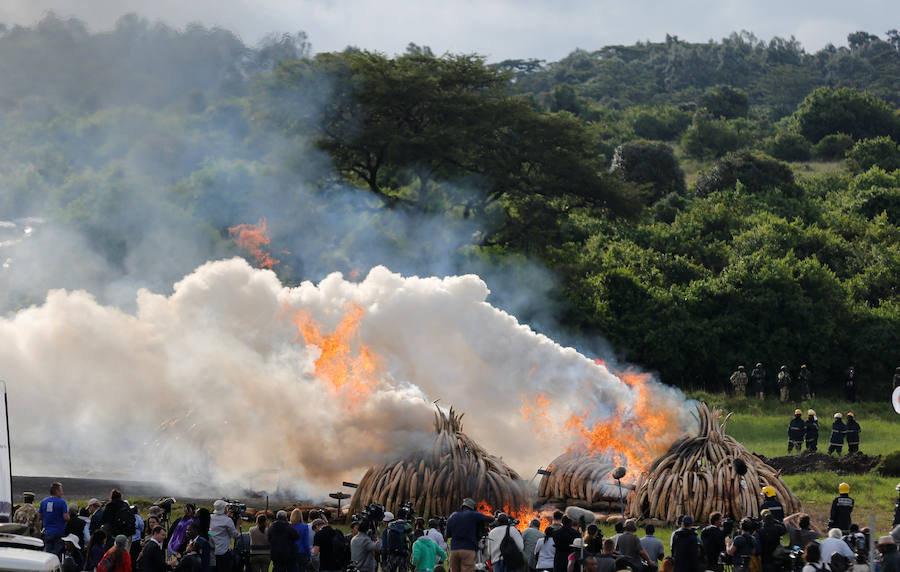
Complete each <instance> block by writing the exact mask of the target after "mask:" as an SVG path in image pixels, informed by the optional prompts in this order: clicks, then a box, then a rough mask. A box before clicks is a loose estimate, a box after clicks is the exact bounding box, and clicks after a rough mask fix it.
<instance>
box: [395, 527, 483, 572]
mask: <svg viewBox="0 0 900 572" xmlns="http://www.w3.org/2000/svg"><path fill="white" fill-rule="evenodd" d="M445 560H447V553H446V552H444V550H443V549H442V548H441V547H440V546H438V543H437V542H435V541H434V540H432V539H430V538H428V537H427V536H425V535H422V536H420V537H419V538H417V539H416V541H415V542H413V548H412V565H413V570H415V572H432V570H434V567H435V566H437V564H438V563H439V562H444V561H445ZM494 572H498V571H497V568H496V567H495V568H494Z"/></svg>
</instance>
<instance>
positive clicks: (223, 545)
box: [209, 499, 241, 572]
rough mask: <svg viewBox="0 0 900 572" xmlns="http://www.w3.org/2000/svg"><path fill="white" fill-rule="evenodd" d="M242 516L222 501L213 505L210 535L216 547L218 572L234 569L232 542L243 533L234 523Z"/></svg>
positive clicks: (229, 571) (210, 518) (228, 571)
mask: <svg viewBox="0 0 900 572" xmlns="http://www.w3.org/2000/svg"><path fill="white" fill-rule="evenodd" d="M237 518H240V515H238V514H236V511H235V510H234V509H233V508H231V509H230V510H229V506H228V503H227V502H225V501H224V500H222V499H219V500H217V501H216V502H214V503H213V513H212V515H210V517H209V534H210V536H212V538H213V545H214V546H215V552H214V554H215V557H216V570H217V571H218V572H231V570H232V569H233V568H234V556H233V554H232V551H231V542H232V539H234V538H239V537H240V536H241V533H240V532H239V531H238V529H237V528H235V526H234V523H235V520H236V519H237Z"/></svg>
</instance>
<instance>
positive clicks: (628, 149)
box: [610, 141, 686, 202]
mask: <svg viewBox="0 0 900 572" xmlns="http://www.w3.org/2000/svg"><path fill="white" fill-rule="evenodd" d="M610 171H612V172H613V173H616V174H618V175H619V176H620V177H622V178H623V179H625V180H626V181H628V182H631V183H637V184H639V185H647V186H648V188H649V189H650V191H651V194H650V196H649V197H648V198H649V200H650V202H655V201H656V200H658V199H660V198H662V197H663V196H665V195H667V194H669V193H676V194H681V193H684V191H685V189H686V187H685V184H684V171H682V170H681V167H680V166H679V165H678V159H676V158H675V153H673V152H672V148H671V147H669V146H668V145H666V144H665V143H658V142H654V141H630V142H628V143H625V144H623V145H619V146H618V147H616V151H615V153H614V154H613V159H612V166H611V167H610Z"/></svg>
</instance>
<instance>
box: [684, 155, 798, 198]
mask: <svg viewBox="0 0 900 572" xmlns="http://www.w3.org/2000/svg"><path fill="white" fill-rule="evenodd" d="M738 181H740V182H741V183H742V185H743V188H745V189H746V190H747V191H750V192H752V193H758V192H762V191H765V190H767V189H774V188H777V189H779V190H781V191H782V192H784V193H787V194H793V193H795V192H796V191H797V187H796V185H795V184H794V173H793V171H791V168H790V167H789V166H788V165H786V164H784V163H782V162H780V161H777V160H775V159H773V158H772V157H769V156H768V155H765V154H763V153H759V152H753V151H738V152H737V153H731V154H729V155H727V156H726V157H724V158H722V159H720V160H719V161H716V163H715V165H713V166H712V168H711V169H709V170H707V171H704V172H702V173H700V176H699V177H698V178H697V183H696V186H695V189H696V191H697V195H698V196H701V197H704V196H707V195H709V194H711V193H714V192H716V191H722V190H726V189H733V188H735V185H736V184H737V182H738Z"/></svg>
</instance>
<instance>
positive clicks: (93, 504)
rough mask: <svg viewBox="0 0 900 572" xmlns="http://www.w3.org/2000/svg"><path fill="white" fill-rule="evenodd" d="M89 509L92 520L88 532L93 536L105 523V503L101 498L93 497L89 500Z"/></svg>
mask: <svg viewBox="0 0 900 572" xmlns="http://www.w3.org/2000/svg"><path fill="white" fill-rule="evenodd" d="M87 509H88V513H89V514H90V517H91V521H90V523H89V524H88V532H89V533H90V534H91V536H93V535H94V532H96V531H97V530H99V529H100V527H101V526H102V525H103V505H102V504H101V503H100V500H99V499H96V498H93V499H91V500H89V501H88V505H87ZM104 532H105V531H104Z"/></svg>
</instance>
